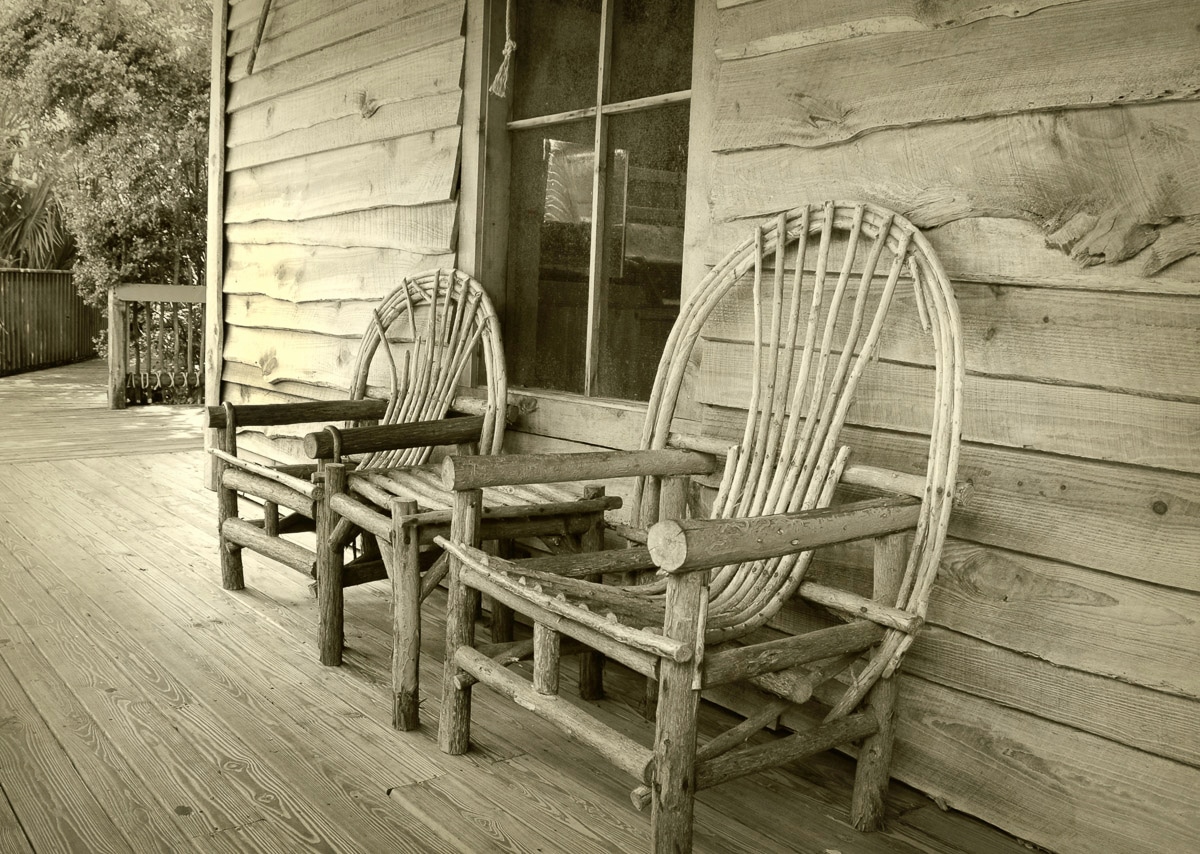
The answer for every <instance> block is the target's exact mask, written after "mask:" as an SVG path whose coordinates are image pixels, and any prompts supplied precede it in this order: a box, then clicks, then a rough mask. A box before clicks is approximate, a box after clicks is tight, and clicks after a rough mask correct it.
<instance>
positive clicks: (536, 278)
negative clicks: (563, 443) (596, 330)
mask: <svg viewBox="0 0 1200 854" xmlns="http://www.w3.org/2000/svg"><path fill="white" fill-rule="evenodd" d="M510 140H511V145H512V149H511V158H512V160H511V163H512V175H511V179H510V184H509V232H508V282H509V292H508V300H507V317H506V324H505V341H506V342H507V346H508V350H509V359H508V362H509V371H510V373H511V374H512V379H513V381H514V382H515V383H516V384H518V385H525V386H533V387H537V388H552V389H558V390H561V391H574V392H582V391H583V374H584V357H585V347H586V340H587V305H588V265H589V260H590V257H591V229H592V171H593V168H592V164H593V158H592V144H593V127H592V124H591V123H590V122H586V121H585V122H572V123H570V124H567V125H559V126H556V127H553V128H541V129H536V130H526V131H515V132H513V133H512V134H511V135H510Z"/></svg>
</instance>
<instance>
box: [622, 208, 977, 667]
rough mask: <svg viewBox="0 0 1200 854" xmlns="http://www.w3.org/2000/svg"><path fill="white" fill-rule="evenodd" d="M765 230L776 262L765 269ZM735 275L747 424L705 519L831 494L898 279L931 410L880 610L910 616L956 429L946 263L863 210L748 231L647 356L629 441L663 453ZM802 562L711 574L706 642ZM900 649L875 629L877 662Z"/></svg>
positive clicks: (643, 490) (763, 615)
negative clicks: (745, 317) (650, 360)
mask: <svg viewBox="0 0 1200 854" xmlns="http://www.w3.org/2000/svg"><path fill="white" fill-rule="evenodd" d="M780 235H783V238H782V239H783V244H784V253H783V256H784V258H785V260H786V263H784V264H780V263H775V262H776V260H777V258H778V257H779V255H780V251H779V246H780ZM770 268H773V269H770ZM747 275H749V277H750V278H751V279H752V300H753V309H752V310H753V333H752V336H753V341H752V345H751V346H752V350H753V357H752V359H751V361H752V368H751V379H750V382H749V383H748V384H747V388H746V390H745V391H746V398H745V402H744V404H743V405H742V406H741V408H743V409H745V410H746V411H747V418H746V424H745V430H744V433H743V436H742V440H741V442H740V444H738V445H736V446H735V447H734V448H732V449H731V451H730V454H729V457H728V459H727V463H726V469H725V473H724V477H723V480H722V484H721V487H720V489H719V491H718V493H717V497H716V499H715V501H714V504H713V509H712V515H713V516H714V517H724V518H732V517H742V516H759V515H770V514H775V513H784V512H794V511H797V510H805V509H812V508H816V507H822V506H827V505H828V504H829V503H830V501H831V500H832V497H833V490H834V487H835V485H836V483H837V481H838V479H839V478H840V476H841V472H842V469H843V467H844V466H845V464H846V459H847V453H848V449H847V448H846V447H845V446H844V444H843V442H842V436H841V434H842V427H843V425H844V424H845V422H846V418H847V414H848V412H849V410H850V406H851V402H852V399H853V397H854V393H855V390H856V389H857V387H858V385H859V381H860V379H861V378H862V376H863V373H864V372H865V370H866V369H867V368H868V366H869V364H870V363H871V362H872V361H873V360H875V359H876V358H877V357H878V348H879V343H880V339H881V337H882V336H884V334H885V318H886V317H887V314H888V310H889V308H891V307H892V304H893V298H894V297H895V295H896V293H897V291H898V288H900V287H906V288H911V289H912V291H913V297H912V303H913V304H914V305H915V308H916V312H917V314H918V316H919V317H918V322H917V323H916V324H915V326H916V327H918V328H919V329H923V331H924V333H925V334H927V335H928V336H929V338H930V339H931V341H932V354H933V362H934V369H935V371H934V376H933V378H932V384H933V414H932V418H931V419H930V423H931V438H930V445H929V456H928V462H927V466H926V472H925V478H926V479H925V489H924V495H923V496H920V498H921V500H922V508H921V513H920V517H919V523H918V525H917V529H916V534H915V536H914V537H913V546H912V550H911V553H910V555H909V558H908V563H907V567H906V570H905V574H904V581H903V585H902V589H901V592H900V595H899V597H898V599H897V601H896V603H895V605H896V607H898V608H902V609H904V610H906V611H909V612H910V613H915V614H918V615H920V616H922V617H923V616H924V614H925V608H926V603H927V601H928V597H929V591H930V588H931V586H932V583H933V579H934V577H935V575H936V573H937V568H938V562H939V559H940V555H941V549H942V543H943V541H944V539H945V535H946V528H947V525H948V522H949V513H950V505H951V499H952V497H953V491H954V489H953V488H954V484H955V473H956V468H957V459H958V436H959V433H960V423H961V403H960V400H961V392H962V377H963V355H962V341H961V335H960V332H959V327H960V324H959V318H958V311H957V307H956V304H955V301H954V294H953V292H952V290H951V287H950V282H949V280H948V278H947V277H946V273H945V271H944V270H943V269H942V266H941V264H940V263H939V262H938V260H937V258H936V256H935V255H934V253H933V250H932V248H931V247H930V245H929V243H928V241H927V240H926V239H925V237H924V236H923V235H922V234H921V233H920V232H919V231H917V229H916V228H915V227H914V226H913V225H912V224H911V223H909V222H908V221H907V220H905V219H904V218H903V217H900V216H898V215H895V214H893V213H891V212H890V211H887V210H884V209H883V208H879V207H876V206H874V205H870V204H856V203H848V202H827V203H825V204H824V205H813V206H809V207H803V208H797V209H795V210H792V211H789V212H787V213H785V214H780V215H779V217H778V218H777V219H775V220H774V221H773V222H771V223H768V224H764V225H760V226H758V227H757V228H756V229H755V231H754V234H753V235H752V236H751V237H750V238H749V239H748V240H746V241H745V242H743V243H742V244H741V245H740V246H738V247H737V248H736V249H734V250H733V251H732V252H731V253H729V255H727V256H726V257H725V258H724V259H723V260H722V261H720V262H719V263H718V264H717V265H716V266H715V267H714V268H713V270H712V271H711V272H710V273H709V274H708V275H707V276H706V277H705V279H704V280H703V281H702V282H701V284H700V285H699V286H698V287H697V288H696V290H695V291H694V292H692V293H691V294H690V295H689V296H688V299H687V301H686V303H685V305H684V306H683V307H682V308H681V309H680V315H679V319H678V320H677V321H676V323H675V326H674V328H673V329H672V331H671V335H670V337H669V339H668V341H667V345H666V348H665V350H664V353H663V357H662V360H661V361H660V363H659V369H658V374H657V376H656V378H655V384H654V388H653V390H652V394H651V398H650V403H649V406H648V411H647V417H646V423H645V426H644V432H643V437H642V446H643V447H645V448H663V447H666V445H667V440H668V436H669V435H670V432H671V423H672V419H673V417H674V414H675V407H676V404H677V403H678V401H679V397H680V393H681V389H682V387H683V385H684V375H685V372H686V370H687V369H688V367H689V364H690V363H692V362H693V359H694V353H693V351H694V350H695V347H696V343H697V342H698V341H699V340H700V339H701V337H702V331H703V330H704V327H705V324H706V322H707V321H708V320H709V318H710V316H711V315H712V314H713V311H714V310H715V309H716V308H717V306H718V305H720V304H721V303H722V300H723V299H724V298H725V297H726V296H728V295H730V294H731V293H732V292H733V291H734V289H735V287H736V286H737V285H738V284H739V282H744V281H745V278H746V277H747ZM738 298H739V299H742V300H743V304H744V299H745V297H744V296H739V297H738ZM724 316H728V313H725V315H724ZM887 334H891V335H894V334H895V332H894V329H893V328H892V327H887ZM789 356H790V358H789ZM643 497H644V498H645V501H646V504H647V505H649V504H650V503H651V501H652V500H653V499H652V498H651V495H650V493H649V487H648V484H647V483H643V484H641V485H640V486H639V494H638V496H636V497H635V512H637V510H636V508H638V507H640V506H641V504H642V499H643ZM810 560H811V553H807V554H803V555H799V556H790V557H787V558H783V559H778V560H774V561H767V562H758V563H755V564H750V565H737V566H728V567H723V568H721V569H718V570H714V572H713V576H712V584H711V588H710V597H711V600H710V616H709V622H708V626H707V638H708V640H709V641H713V642H715V641H720V640H726V639H729V638H733V637H737V636H739V635H742V634H745V633H746V632H748V631H750V630H752V629H755V628H757V627H759V626H762V625H763V624H764V623H766V622H767V621H768V620H769V619H770V618H771V617H773V616H774V615H775V614H776V613H777V612H778V611H779V609H780V608H781V607H782V606H783V604H784V603H785V602H786V601H787V600H788V599H789V598H790V597H791V596H792V595H793V594H794V593H795V592H796V590H797V589H798V587H799V585H800V583H801V581H802V580H803V575H804V572H805V570H806V569H807V566H808V563H809V561H810ZM895 634H897V635H903V633H901V632H896V633H895ZM904 637H907V636H904ZM907 643H908V641H906V640H904V639H903V637H897V638H889V643H888V644H887V646H888V655H889V657H890V658H892V659H895V660H896V661H898V659H899V655H900V654H901V653H902V652H903V648H904V647H906V646H907Z"/></svg>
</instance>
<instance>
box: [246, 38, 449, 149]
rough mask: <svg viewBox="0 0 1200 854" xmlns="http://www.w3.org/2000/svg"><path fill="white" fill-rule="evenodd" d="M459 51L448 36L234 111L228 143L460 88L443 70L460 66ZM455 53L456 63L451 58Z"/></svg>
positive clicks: (257, 139)
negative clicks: (430, 44)
mask: <svg viewBox="0 0 1200 854" xmlns="http://www.w3.org/2000/svg"><path fill="white" fill-rule="evenodd" d="M462 54H463V42H462V39H457V40H454V39H451V40H450V41H447V42H443V43H441V44H438V45H434V46H432V47H430V48H427V49H425V50H423V51H420V52H418V53H412V54H407V55H405V56H399V57H396V58H395V59H388V60H385V61H383V62H381V63H379V64H378V65H372V66H369V67H366V68H360V69H356V70H355V71H352V72H350V73H348V74H345V75H342V76H340V77H336V78H334V79H332V80H326V81H323V82H320V83H314V84H313V85H311V86H308V87H306V88H304V89H300V90H298V91H296V92H291V93H288V94H285V95H279V96H277V97H275V98H272V99H271V100H270V101H268V102H264V103H261V104H256V105H254V106H252V107H245V108H243V109H241V110H235V111H233V112H232V113H230V114H229V118H228V124H229V145H230V146H231V147H237V146H242V145H247V144H249V143H254V142H263V141H265V140H268V139H271V138H274V137H277V136H279V135H280V134H284V133H288V132H295V131H300V130H305V129H311V128H318V127H321V126H323V125H327V124H328V123H330V122H333V121H338V120H343V119H347V118H353V117H356V116H357V117H359V118H364V117H365V116H364V114H365V113H369V112H371V110H372V109H380V108H383V107H402V108H403V109H408V107H409V106H411V105H410V103H409V102H412V101H417V100H421V99H424V98H430V97H433V96H436V95H446V94H448V93H451V92H456V91H459V86H458V80H457V77H456V76H455V75H453V74H448V73H447V69H448V68H453V67H455V66H456V65H460V64H461V61H462ZM456 55H457V56H458V57H459V63H457V64H456V63H454V62H453V58H454V57H455V56H456ZM438 127H441V125H438Z"/></svg>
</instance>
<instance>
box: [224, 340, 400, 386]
mask: <svg viewBox="0 0 1200 854" xmlns="http://www.w3.org/2000/svg"><path fill="white" fill-rule="evenodd" d="M363 328H364V327H363V326H358V327H348V328H347V329H345V330H343V334H342V335H341V336H337V337H335V336H330V335H322V334H320V333H316V332H305V331H293V330H288V329H270V328H264V327H244V326H230V327H228V329H227V330H226V331H227V334H226V339H225V353H224V357H225V361H226V368H227V369H228V367H229V363H231V362H238V363H240V364H242V365H250V366H254V367H256V368H257V369H258V371H259V376H260V378H261V380H262V381H264V382H266V383H268V385H267V386H266V387H267V388H271V387H272V386H275V385H278V384H280V383H287V382H299V383H307V384H311V385H319V386H325V387H327V388H331V389H339V390H341V392H342V394H345V390H346V389H348V388H349V387H350V380H351V375H350V374H351V371H352V370H353V368H354V359H355V357H356V355H357V354H358V348H359V339H360V337H361V330H362V329H363ZM226 378H228V376H227V377H226ZM389 383H390V366H389V365H388V360H387V357H386V356H384V355H383V354H380V355H379V358H377V359H375V360H374V362H372V365H371V371H370V374H369V375H368V380H367V384H368V388H369V389H372V388H373V389H376V390H384V392H383V394H382V395H372V396H383V397H386V391H385V390H386V389H387V388H388V387H389Z"/></svg>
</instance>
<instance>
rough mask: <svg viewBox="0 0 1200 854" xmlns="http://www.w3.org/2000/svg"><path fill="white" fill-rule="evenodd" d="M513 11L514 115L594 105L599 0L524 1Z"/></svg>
mask: <svg viewBox="0 0 1200 854" xmlns="http://www.w3.org/2000/svg"><path fill="white" fill-rule="evenodd" d="M514 15H515V19H516V20H515V21H514V26H515V28H516V32H515V33H514V34H513V40H514V41H515V42H516V43H517V50H516V53H514V54H513V69H512V82H513V87H512V90H511V91H512V114H511V118H513V119H528V118H532V117H534V116H546V115H552V114H554V113H561V112H565V111H567V110H578V109H580V108H582V107H594V106H595V105H596V75H597V69H598V67H599V63H600V0H520V2H518V3H517V6H516V9H515V10H514ZM492 73H493V74H494V73H495V71H494V70H493V71H492Z"/></svg>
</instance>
